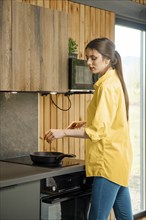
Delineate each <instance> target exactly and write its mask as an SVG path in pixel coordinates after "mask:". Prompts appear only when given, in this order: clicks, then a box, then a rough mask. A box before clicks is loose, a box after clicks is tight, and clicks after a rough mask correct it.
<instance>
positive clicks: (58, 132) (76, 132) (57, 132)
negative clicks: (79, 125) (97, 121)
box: [44, 129, 89, 143]
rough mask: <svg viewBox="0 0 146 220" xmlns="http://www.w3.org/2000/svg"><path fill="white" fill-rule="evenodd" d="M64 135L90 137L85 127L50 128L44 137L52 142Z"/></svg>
mask: <svg viewBox="0 0 146 220" xmlns="http://www.w3.org/2000/svg"><path fill="white" fill-rule="evenodd" d="M63 137H74V138H89V137H88V135H87V134H86V132H85V130H84V129H50V130H49V131H47V132H46V134H45V136H44V139H45V140H46V141H47V142H49V143H51V142H52V141H53V140H55V139H59V138H63Z"/></svg>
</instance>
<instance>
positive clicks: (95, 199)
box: [45, 38, 133, 220]
mask: <svg viewBox="0 0 146 220" xmlns="http://www.w3.org/2000/svg"><path fill="white" fill-rule="evenodd" d="M85 55H86V58H87V64H88V66H89V69H90V71H91V72H92V73H93V74H98V76H99V79H98V81H97V82H96V83H95V84H94V88H95V92H94V95H93V98H92V100H91V102H90V104H89V106H88V109H87V122H86V127H85V128H83V127H84V125H85V122H73V123H72V124H71V125H70V126H69V127H68V128H67V129H51V130H49V131H48V132H47V133H46V134H45V140H46V141H48V142H52V141H53V140H54V139H57V138H63V137H80V138H86V139H87V141H86V159H85V161H86V175H87V176H94V181H93V189H92V196H91V209H90V213H89V220H107V219H108V216H109V214H110V211H111V208H113V209H114V212H115V216H116V219H117V220H132V219H133V217H132V208H131V201H130V195H129V189H128V181H129V175H130V170H131V162H132V149H131V144H130V137H129V136H130V135H129V125H128V121H129V114H128V111H129V100H128V94H127V90H126V86H125V82H124V79H123V73H122V65H121V57H120V55H119V53H118V52H117V51H115V45H114V43H113V42H112V41H111V40H109V39H108V38H97V39H94V40H92V41H91V42H89V43H88V45H87V46H86V48H85ZM81 127H82V129H79V128H81Z"/></svg>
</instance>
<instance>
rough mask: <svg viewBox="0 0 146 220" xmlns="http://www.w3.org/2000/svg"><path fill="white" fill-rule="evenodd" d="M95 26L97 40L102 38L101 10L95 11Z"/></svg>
mask: <svg viewBox="0 0 146 220" xmlns="http://www.w3.org/2000/svg"><path fill="white" fill-rule="evenodd" d="M95 26H96V33H95V38H98V37H100V28H101V27H100V26H101V22H100V9H96V11H95Z"/></svg>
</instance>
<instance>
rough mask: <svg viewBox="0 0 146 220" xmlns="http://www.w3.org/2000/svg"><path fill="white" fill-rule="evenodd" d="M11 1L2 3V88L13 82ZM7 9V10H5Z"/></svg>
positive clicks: (0, 78)
mask: <svg viewBox="0 0 146 220" xmlns="http://www.w3.org/2000/svg"><path fill="white" fill-rule="evenodd" d="M10 3H11V2H10V0H5V1H0V59H1V66H0V72H1V74H0V88H1V90H3V89H4V88H9V87H10V86H11V85H10V83H11V82H12V76H11V74H10V72H11V71H10V69H11V66H12V61H11V60H12V52H11V49H12V48H11V31H12V29H11V4H10ZM4 9H5V10H4Z"/></svg>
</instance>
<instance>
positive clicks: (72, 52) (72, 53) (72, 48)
mask: <svg viewBox="0 0 146 220" xmlns="http://www.w3.org/2000/svg"><path fill="white" fill-rule="evenodd" d="M77 48H78V44H77V43H76V41H75V40H73V39H72V38H71V37H70V38H69V41H68V53H69V57H74V58H77V55H78V50H77Z"/></svg>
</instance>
